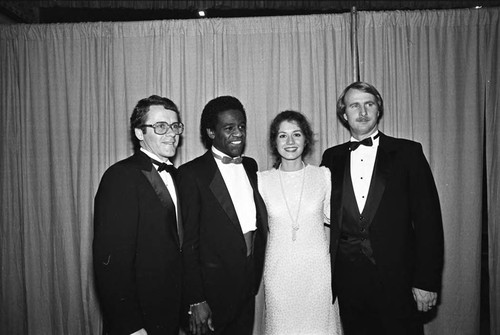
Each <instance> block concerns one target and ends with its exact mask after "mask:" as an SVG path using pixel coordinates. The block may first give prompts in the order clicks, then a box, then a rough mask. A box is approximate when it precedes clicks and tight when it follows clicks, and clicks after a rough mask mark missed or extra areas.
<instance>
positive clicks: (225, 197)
mask: <svg viewBox="0 0 500 335" xmlns="http://www.w3.org/2000/svg"><path fill="white" fill-rule="evenodd" d="M211 159H212V160H213V158H211ZM213 164H214V165H215V174H214V177H213V179H212V181H211V182H210V190H211V191H212V193H213V194H214V196H215V198H216V199H217V201H218V202H219V204H220V205H221V207H222V209H223V210H224V212H226V214H227V216H228V217H229V219H230V220H231V222H232V223H233V225H234V226H235V227H237V228H238V229H240V230H241V226H240V221H239V220H238V215H237V214H236V209H235V208H234V205H233V201H232V200H231V195H230V194H229V191H228V190H227V187H226V183H224V178H222V174H221V173H220V171H219V169H218V168H217V164H216V163H215V162H213Z"/></svg>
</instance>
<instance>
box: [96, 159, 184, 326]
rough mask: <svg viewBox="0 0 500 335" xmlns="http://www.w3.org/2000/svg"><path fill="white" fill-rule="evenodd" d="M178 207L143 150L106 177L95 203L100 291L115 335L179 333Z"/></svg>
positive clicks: (106, 318) (103, 307) (97, 272)
mask: <svg viewBox="0 0 500 335" xmlns="http://www.w3.org/2000/svg"><path fill="white" fill-rule="evenodd" d="M178 236H179V235H178V232H177V224H176V218H175V208H174V207H173V202H172V200H171V198H170V195H169V193H168V190H167V187H166V186H165V184H164V182H163V180H162V179H161V177H160V175H159V174H158V172H157V171H156V169H155V168H154V167H153V165H152V163H151V160H150V158H149V157H148V156H147V155H146V154H144V153H143V152H141V151H138V152H137V153H135V154H134V155H133V156H131V157H129V158H127V159H125V160H122V161H120V162H118V163H116V164H114V165H113V166H111V167H110V168H109V169H108V170H107V171H106V172H105V173H104V175H103V177H102V179H101V182H100V185H99V189H98V191H97V194H96V196H95V204H94V242H93V252H94V254H93V258H94V272H95V280H96V288H97V293H98V297H99V302H100V305H101V308H102V312H103V316H104V326H105V330H106V331H107V333H109V334H131V333H133V332H135V331H137V330H139V329H141V328H145V329H146V330H147V332H148V334H176V335H177V334H178V329H179V328H178V327H179V314H180V306H181V280H182V257H181V244H180V241H179V237H178Z"/></svg>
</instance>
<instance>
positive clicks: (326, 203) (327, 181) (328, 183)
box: [321, 166, 332, 226]
mask: <svg viewBox="0 0 500 335" xmlns="http://www.w3.org/2000/svg"><path fill="white" fill-rule="evenodd" d="M321 170H322V172H323V174H322V177H323V178H324V184H323V185H325V192H324V193H325V197H324V198H323V221H324V223H325V224H326V225H328V226H329V225H330V196H331V194H332V180H331V175H330V170H329V169H328V168H326V167H324V166H322V167H321Z"/></svg>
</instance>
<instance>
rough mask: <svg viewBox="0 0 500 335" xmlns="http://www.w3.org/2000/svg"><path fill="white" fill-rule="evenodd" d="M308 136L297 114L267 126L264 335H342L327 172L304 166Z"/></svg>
mask: <svg viewBox="0 0 500 335" xmlns="http://www.w3.org/2000/svg"><path fill="white" fill-rule="evenodd" d="M312 141H313V133H312V130H311V126H310V125H309V123H308V121H307V119H306V118H305V117H304V115H302V114H301V113H299V112H295V111H284V112H281V113H280V114H278V115H277V116H276V117H275V119H274V120H273V122H272V123H271V130H270V145H271V149H272V152H273V156H274V158H275V164H274V168H273V169H271V170H268V171H264V172H259V176H258V177H259V178H258V180H259V191H260V193H261V195H262V197H263V199H264V201H265V203H266V206H267V210H268V215H269V238H268V244H267V250H266V260H265V266H264V296H265V311H264V315H265V320H264V334H266V335H273V334H276V335H290V334H300V335H319V334H325V335H326V334H328V335H332V334H342V329H341V325H340V318H339V312H338V305H337V303H335V304H332V291H331V271H330V256H329V252H328V250H329V242H328V241H329V239H328V236H329V232H328V231H326V230H327V229H328V228H325V227H326V225H325V224H327V223H328V222H329V218H328V217H329V215H330V186H331V181H330V171H329V170H328V169H327V168H325V167H317V166H313V165H308V164H306V163H305V162H304V161H303V157H305V156H306V155H307V154H308V153H309V151H310V149H311V145H312Z"/></svg>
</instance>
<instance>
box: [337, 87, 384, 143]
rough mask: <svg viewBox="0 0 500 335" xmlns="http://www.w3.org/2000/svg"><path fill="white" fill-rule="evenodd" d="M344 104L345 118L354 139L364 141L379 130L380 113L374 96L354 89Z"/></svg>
mask: <svg viewBox="0 0 500 335" xmlns="http://www.w3.org/2000/svg"><path fill="white" fill-rule="evenodd" d="M344 103H345V106H346V107H345V113H344V115H343V116H344V119H346V120H347V122H348V123H349V127H350V129H351V134H352V136H353V137H354V138H356V139H358V140H363V139H364V138H366V137H368V136H370V135H371V134H373V133H374V132H375V131H376V130H377V129H378V116H379V111H378V105H377V100H376V98H375V96H374V95H373V94H370V93H366V92H363V91H360V90H357V89H353V88H352V89H350V90H349V91H347V93H346V94H345V97H344Z"/></svg>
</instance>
